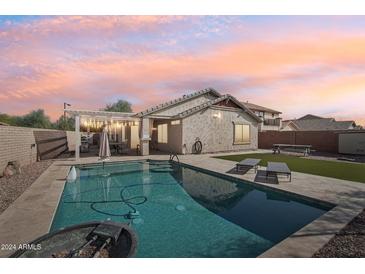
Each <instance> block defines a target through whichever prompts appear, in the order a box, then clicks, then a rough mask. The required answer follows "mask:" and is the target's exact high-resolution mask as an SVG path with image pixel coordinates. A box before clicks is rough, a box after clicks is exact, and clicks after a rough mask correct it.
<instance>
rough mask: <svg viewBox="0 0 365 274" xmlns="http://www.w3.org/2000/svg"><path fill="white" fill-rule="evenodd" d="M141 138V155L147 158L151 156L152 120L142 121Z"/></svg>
mask: <svg viewBox="0 0 365 274" xmlns="http://www.w3.org/2000/svg"><path fill="white" fill-rule="evenodd" d="M140 126H141V131H140V132H141V136H140V148H141V155H142V156H146V155H149V154H150V149H149V146H150V140H151V137H150V119H149V118H142V119H141V123H140Z"/></svg>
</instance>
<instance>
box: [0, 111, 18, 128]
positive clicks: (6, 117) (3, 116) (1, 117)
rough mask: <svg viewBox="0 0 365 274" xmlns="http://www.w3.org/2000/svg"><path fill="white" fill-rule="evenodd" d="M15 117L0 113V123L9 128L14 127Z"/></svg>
mask: <svg viewBox="0 0 365 274" xmlns="http://www.w3.org/2000/svg"><path fill="white" fill-rule="evenodd" d="M15 120H16V118H15V116H10V115H8V114H5V113H0V122H3V123H6V124H8V125H10V126H16V121H15Z"/></svg>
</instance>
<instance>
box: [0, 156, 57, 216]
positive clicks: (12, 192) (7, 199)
mask: <svg viewBox="0 0 365 274" xmlns="http://www.w3.org/2000/svg"><path fill="white" fill-rule="evenodd" d="M52 162H53V161H52V160H47V161H41V162H35V163H32V164H30V165H26V166H22V168H21V171H22V173H21V174H16V175H13V176H11V177H9V178H6V177H2V178H0V214H1V213H2V212H3V211H5V209H6V208H7V207H8V206H9V205H10V204H11V203H12V202H14V201H15V200H16V199H17V198H18V197H19V196H20V195H21V194H22V193H23V192H24V191H25V190H26V189H27V188H28V187H29V186H30V185H31V184H32V183H33V182H34V181H35V180H36V179H37V178H38V177H39V176H40V175H41V174H42V173H43V172H44V171H45V170H46V169H47V168H48V167H49V166H50V165H51V164H52Z"/></svg>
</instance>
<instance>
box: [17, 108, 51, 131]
mask: <svg viewBox="0 0 365 274" xmlns="http://www.w3.org/2000/svg"><path fill="white" fill-rule="evenodd" d="M16 120H17V121H16V123H17V125H21V126H23V127H35V128H53V125H52V122H51V121H50V119H49V117H48V116H47V115H45V113H44V110H43V109H38V110H33V111H31V112H30V113H28V114H26V115H24V116H22V117H19V116H17V117H16Z"/></svg>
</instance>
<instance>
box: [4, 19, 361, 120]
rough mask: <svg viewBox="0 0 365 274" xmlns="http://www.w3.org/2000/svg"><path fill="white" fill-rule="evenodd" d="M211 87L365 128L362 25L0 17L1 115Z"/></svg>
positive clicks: (155, 99) (54, 113)
mask: <svg viewBox="0 0 365 274" xmlns="http://www.w3.org/2000/svg"><path fill="white" fill-rule="evenodd" d="M207 87H212V88H215V89H216V90H218V91H219V92H221V93H222V94H226V93H229V94H232V95H233V96H235V97H236V98H238V99H240V100H241V101H249V102H252V103H256V104H259V105H264V106H267V107H270V108H273V109H276V110H279V111H281V112H283V115H282V116H283V118H298V117H300V116H301V115H304V114H307V113H311V114H316V115H322V116H326V117H335V118H336V119H338V120H346V119H351V120H355V121H356V122H357V123H359V124H362V125H365V16H352V17H343V16H341V17H335V16H323V17H318V16H316V17H311V16H298V17H296V16H228V17H225V16H200V17H198V16H186V17H180V16H177V17H173V16H167V17H166V16H162V17H156V16H147V17H145V16H107V17H101V16H92V17H84V16H81V17H74V16H65V17H46V16H41V17H36V16H25V17H24V16H19V17H14V16H12V17H11V16H10V17H9V16H0V112H1V113H8V114H17V115H20V114H25V113H27V112H29V111H30V110H33V109H38V108H43V109H45V111H46V112H47V114H48V115H49V116H50V117H51V118H52V119H53V120H55V119H57V118H58V117H59V116H60V115H61V114H62V108H63V102H68V103H70V104H72V107H73V108H76V109H100V108H102V107H103V106H105V104H107V103H111V102H114V101H116V100H117V99H125V100H128V101H130V102H131V103H132V105H133V110H134V111H139V110H142V109H144V108H146V107H148V106H152V105H154V104H159V103H162V102H164V101H166V100H170V99H173V98H176V97H179V96H181V95H183V94H187V93H190V92H193V91H196V90H200V89H204V88H207Z"/></svg>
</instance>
